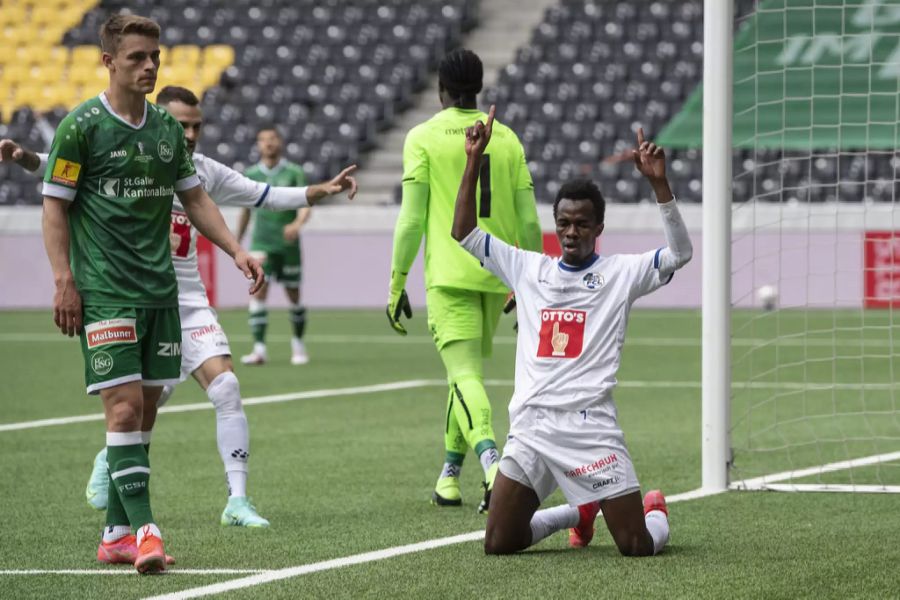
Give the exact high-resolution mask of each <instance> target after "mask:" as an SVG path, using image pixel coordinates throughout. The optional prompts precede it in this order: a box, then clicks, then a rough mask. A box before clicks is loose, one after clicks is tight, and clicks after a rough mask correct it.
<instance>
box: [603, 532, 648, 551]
mask: <svg viewBox="0 0 900 600" xmlns="http://www.w3.org/2000/svg"><path fill="white" fill-rule="evenodd" d="M613 541H615V543H616V547H617V548H618V549H619V553H620V554H621V555H622V556H653V538H652V537H650V532H648V531H647V529H646V528H643V529H640V530H636V529H627V530H624V531H619V532H615V533H613Z"/></svg>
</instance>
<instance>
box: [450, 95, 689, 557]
mask: <svg viewBox="0 0 900 600" xmlns="http://www.w3.org/2000/svg"><path fill="white" fill-rule="evenodd" d="M491 115H493V110H492V112H491ZM491 125H492V119H491V118H490V117H489V119H488V123H487V125H485V124H483V123H481V122H479V123H476V125H475V126H474V127H472V128H470V129H469V130H468V132H467V136H466V154H467V155H468V163H467V165H466V169H465V172H464V174H463V179H462V184H461V186H460V190H459V195H458V197H457V203H456V214H455V218H454V223H453V231H452V235H453V237H454V238H455V239H456V240H458V241H459V242H460V244H461V245H462V247H463V248H465V249H466V250H468V251H469V252H470V253H471V254H472V255H473V256H474V257H475V258H477V259H478V260H479V261H481V263H482V265H483V266H484V268H486V269H488V270H489V271H491V272H492V273H494V274H495V275H497V276H498V277H499V278H500V279H501V280H502V281H503V282H504V283H506V284H507V285H508V286H509V287H510V289H512V290H513V291H514V292H515V294H516V302H517V303H518V308H517V316H518V320H519V334H518V345H517V349H516V377H515V392H514V395H513V398H512V401H511V402H510V406H509V417H510V433H509V437H508V439H507V442H506V447H505V448H504V450H503V458H502V459H501V461H500V473H499V475H498V476H497V481H496V483H495V484H494V491H493V494H492V496H491V504H490V510H489V511H488V522H487V531H486V534H485V542H484V549H485V552H486V553H487V554H509V553H513V552H518V551H520V550H524V549H525V548H527V547H529V546H532V545H534V544H536V543H537V542H539V541H541V540H542V539H544V538H545V537H547V536H549V535H550V534H552V533H554V532H556V531H560V530H563V529H570V528H571V531H570V534H569V542H570V545H571V546H574V547H583V546H586V545H587V544H588V543H589V542H590V541H591V538H592V537H593V535H594V519H595V518H596V516H597V513H598V511H599V510H602V511H603V516H604V518H605V520H606V524H607V527H608V528H609V531H610V533H611V534H612V537H613V540H614V541H615V543H616V546H617V547H618V549H619V551H620V552H621V553H622V554H623V555H626V556H649V555H653V554H656V553H658V552H660V551H661V550H662V549H663V547H664V546H665V544H666V542H667V541H668V539H669V522H668V509H667V507H666V502H665V498H664V497H663V495H662V493H661V492H660V491H659V490H653V491H651V492H648V493H647V495H646V496H645V497H644V499H643V503H642V501H641V493H640V488H639V485H638V480H637V476H636V474H635V471H634V466H633V465H632V462H631V458H630V456H629V453H628V449H627V447H626V445H625V439H624V436H623V434H622V430H621V429H620V427H619V424H618V421H617V415H616V406H615V403H614V402H613V398H612V392H613V389H614V388H615V386H616V371H617V370H618V367H619V363H620V359H621V351H622V345H623V343H624V336H625V328H626V325H627V321H628V313H629V311H630V309H631V305H632V303H633V302H634V301H635V300H636V299H637V298H639V297H641V296H643V295H645V294H649V293H650V292H652V291H654V290H656V289H658V288H659V287H661V286H663V285H665V284H666V283H668V282H669V280H671V278H672V276H673V274H674V272H675V271H676V270H677V269H678V268H680V267H682V266H683V265H684V264H686V263H687V262H688V260H690V258H691V242H690V238H689V237H688V234H687V229H686V228H685V226H684V222H683V221H682V219H681V216H680V214H679V212H678V208H677V206H676V205H675V200H674V197H673V196H672V192H671V190H670V188H669V184H668V180H667V178H666V174H665V155H664V153H663V150H662V149H661V148H659V147H657V146H656V145H655V144H653V143H652V142H647V141H644V139H643V131H640V132H639V133H638V147H637V149H636V150H634V152H633V155H634V162H635V164H636V166H637V168H638V170H639V171H640V172H641V173H642V174H643V175H644V176H645V177H646V178H647V180H648V182H649V183H650V184H651V186H652V187H653V190H654V193H655V194H656V198H657V202H658V205H659V210H660V213H661V216H662V222H663V227H664V230H665V235H666V241H667V246H666V247H663V248H659V249H654V250H651V251H649V252H646V253H644V254H616V255H611V256H598V255H597V254H595V253H594V249H595V246H596V240H597V237H598V236H599V235H600V234H601V233H602V231H603V216H604V207H605V204H604V200H603V197H602V195H601V194H600V190H599V189H598V188H597V186H596V185H594V183H592V182H590V181H587V180H577V181H572V182H569V183H567V184H565V185H563V186H562V187H561V188H560V191H559V194H558V195H557V199H556V202H555V204H554V207H553V213H554V218H555V221H556V233H557V236H558V237H559V241H560V246H561V247H562V257H561V259H556V258H551V257H548V256H543V255H541V254H537V253H535V252H527V251H524V250H520V249H518V248H515V247H513V246H510V245H508V244H506V243H504V242H502V241H501V240H498V239H496V238H494V237H493V236H491V235H489V234H487V233H485V232H483V231H481V230H480V229H478V228H477V227H476V219H475V214H476V213H475V210H476V208H475V194H476V188H477V185H478V174H479V168H480V162H481V157H482V155H483V154H484V152H485V148H487V147H488V142H489V141H490V135H491ZM488 151H489V148H488ZM557 487H559V488H560V489H561V490H562V492H563V494H564V495H565V497H566V500H567V501H568V505H563V506H557V507H554V508H549V509H545V510H538V507H539V506H540V504H541V502H543V501H544V499H546V498H547V496H549V495H550V494H551V493H552V492H553V491H554V490H555V489H556V488H557Z"/></svg>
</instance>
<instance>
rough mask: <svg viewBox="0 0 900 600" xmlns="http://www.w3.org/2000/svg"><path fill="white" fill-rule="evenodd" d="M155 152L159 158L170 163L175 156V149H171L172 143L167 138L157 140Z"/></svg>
mask: <svg viewBox="0 0 900 600" xmlns="http://www.w3.org/2000/svg"><path fill="white" fill-rule="evenodd" d="M156 153H157V154H159V160H161V161H163V162H164V163H170V162H172V159H173V158H175V150H173V149H172V144H170V143H169V142H168V140H159V144H157V145H156Z"/></svg>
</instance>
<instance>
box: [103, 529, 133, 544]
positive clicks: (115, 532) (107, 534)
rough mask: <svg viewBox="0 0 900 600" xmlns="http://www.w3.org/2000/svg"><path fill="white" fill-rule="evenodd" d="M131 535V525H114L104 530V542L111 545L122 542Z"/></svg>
mask: <svg viewBox="0 0 900 600" xmlns="http://www.w3.org/2000/svg"><path fill="white" fill-rule="evenodd" d="M130 533H131V525H113V526H111V527H105V528H104V529H103V542H104V543H105V544H109V543H111V542H116V541H119V540H121V539H122V538H123V537H125V536H126V535H129V534H130Z"/></svg>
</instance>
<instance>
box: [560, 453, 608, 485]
mask: <svg viewBox="0 0 900 600" xmlns="http://www.w3.org/2000/svg"><path fill="white" fill-rule="evenodd" d="M618 463H619V457H618V456H616V455H615V453H613V454H610V455H608V456H604V457H603V458H600V459H598V460H595V461H594V462H592V463H590V464H587V465H581V466H580V467H575V468H574V469H572V470H571V471H566V477H568V478H569V479H572V478H574V477H582V476H585V475H592V474H595V473H606V472H607V471H609V470H610V469H612V468H614V467H615V466H616V465H617V464H618Z"/></svg>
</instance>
